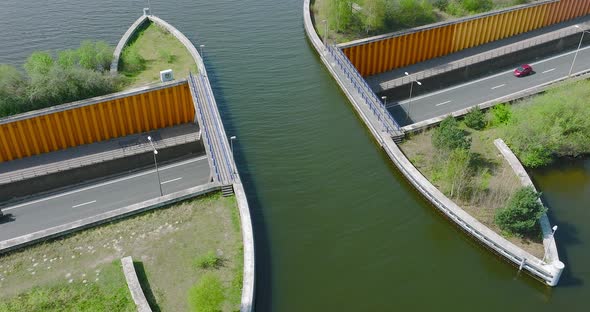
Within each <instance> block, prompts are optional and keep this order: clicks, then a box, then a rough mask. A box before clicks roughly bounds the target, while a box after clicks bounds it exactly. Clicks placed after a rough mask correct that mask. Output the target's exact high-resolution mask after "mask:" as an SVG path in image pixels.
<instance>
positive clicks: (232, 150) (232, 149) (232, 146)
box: [229, 135, 236, 174]
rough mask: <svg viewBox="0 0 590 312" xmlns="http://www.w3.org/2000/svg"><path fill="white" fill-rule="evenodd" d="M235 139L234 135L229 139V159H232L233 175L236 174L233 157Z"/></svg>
mask: <svg viewBox="0 0 590 312" xmlns="http://www.w3.org/2000/svg"><path fill="white" fill-rule="evenodd" d="M235 139H236V136H235V135H232V136H231V137H230V138H229V145H230V146H231V157H232V159H233V161H234V165H233V170H234V172H233V174H236V159H235V157H234V140H235Z"/></svg>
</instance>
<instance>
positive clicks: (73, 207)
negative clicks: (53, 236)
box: [0, 156, 210, 241]
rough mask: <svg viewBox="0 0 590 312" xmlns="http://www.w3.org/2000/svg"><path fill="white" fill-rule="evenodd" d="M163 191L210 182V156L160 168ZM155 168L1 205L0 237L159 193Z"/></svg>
mask: <svg viewBox="0 0 590 312" xmlns="http://www.w3.org/2000/svg"><path fill="white" fill-rule="evenodd" d="M159 172H160V180H161V183H162V184H161V185H162V191H163V193H164V194H168V193H172V192H176V191H180V190H184V189H187V188H189V187H193V186H198V185H201V184H204V183H208V182H209V174H210V172H209V165H208V162H207V157H204V156H203V157H199V158H192V159H188V160H185V161H182V162H177V163H172V164H169V165H167V166H163V167H161V168H159ZM159 195H160V190H159V187H158V177H157V175H156V171H155V170H154V169H150V170H145V171H141V172H138V173H133V174H130V175H126V176H122V177H118V178H116V179H110V180H107V181H102V182H97V183H93V184H90V185H86V186H83V187H80V188H73V189H69V190H64V191H63V192H60V193H57V194H53V195H48V196H44V197H41V198H36V199H34V200H31V201H27V202H24V203H20V204H17V205H11V206H7V207H2V211H3V212H4V213H5V214H6V216H4V217H3V218H2V219H0V241H2V240H6V239H10V238H14V237H17V236H21V235H24V234H28V233H32V232H36V231H40V230H43V229H47V228H50V227H53V226H58V225H62V224H65V223H69V222H73V221H76V220H79V219H82V218H86V217H90V216H94V215H98V214H100V213H103V212H107V211H110V210H114V209H117V208H121V207H125V206H127V205H130V204H134V203H137V202H141V201H144V200H148V199H151V198H155V197H158V196H159Z"/></svg>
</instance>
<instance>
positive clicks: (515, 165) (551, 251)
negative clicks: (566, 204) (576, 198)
mask: <svg viewBox="0 0 590 312" xmlns="http://www.w3.org/2000/svg"><path fill="white" fill-rule="evenodd" d="M494 145H496V147H497V148H498V150H499V151H500V153H502V155H503V156H504V158H505V159H506V161H507V162H508V164H510V167H512V170H514V173H515V174H516V175H517V176H518V178H519V179H520V182H521V183H522V185H523V186H530V187H532V188H533V189H534V190H535V191H537V189H536V188H535V185H534V184H533V181H532V180H531V178H530V177H529V175H528V173H527V172H526V170H525V169H524V167H523V166H522V164H521V163H520V161H519V160H518V158H517V157H516V155H514V153H513V152H512V150H511V149H510V148H509V147H508V145H506V143H504V141H503V140H502V139H496V140H494ZM538 201H539V203H540V204H541V205H543V202H542V201H541V199H539V200H538ZM540 223H541V231H542V232H543V247H544V248H545V256H544V259H545V260H547V262H548V263H549V264H551V265H553V266H554V267H555V276H556V278H555V279H556V283H557V281H558V280H559V277H560V275H561V272H562V271H563V269H564V268H565V265H564V264H563V263H562V262H561V261H560V260H559V254H558V253H557V243H556V242H555V238H554V237H553V232H552V229H551V223H550V222H549V217H548V216H547V214H546V213H544V214H543V216H542V217H541V220H540Z"/></svg>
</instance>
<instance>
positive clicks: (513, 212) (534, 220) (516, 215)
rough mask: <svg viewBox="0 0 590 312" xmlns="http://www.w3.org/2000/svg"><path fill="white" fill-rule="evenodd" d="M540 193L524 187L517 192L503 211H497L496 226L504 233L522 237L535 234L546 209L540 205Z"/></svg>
mask: <svg viewBox="0 0 590 312" xmlns="http://www.w3.org/2000/svg"><path fill="white" fill-rule="evenodd" d="M540 196H541V194H540V193H537V192H536V191H535V190H534V189H533V188H532V187H530V186H529V187H523V188H521V189H519V190H518V191H516V193H514V195H513V196H512V197H511V198H510V200H509V201H508V204H507V205H506V207H504V208H503V209H500V210H498V211H497V213H496V216H495V222H496V224H497V225H498V226H499V227H500V228H501V229H502V230H504V231H507V232H509V233H512V234H514V235H517V236H519V237H522V236H524V235H529V234H533V233H534V231H535V230H536V229H537V226H538V222H539V219H540V218H541V216H543V214H544V213H545V212H547V208H545V207H544V206H543V205H542V204H541V203H539V197H540Z"/></svg>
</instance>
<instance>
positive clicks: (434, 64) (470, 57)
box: [365, 15, 590, 93]
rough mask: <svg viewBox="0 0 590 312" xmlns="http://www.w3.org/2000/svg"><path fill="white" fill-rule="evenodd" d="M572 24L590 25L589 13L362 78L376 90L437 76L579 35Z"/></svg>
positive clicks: (585, 27) (586, 26) (587, 26)
mask: <svg viewBox="0 0 590 312" xmlns="http://www.w3.org/2000/svg"><path fill="white" fill-rule="evenodd" d="M584 24H585V25H584ZM574 25H580V27H581V28H582V29H588V28H590V15H587V16H583V17H579V18H577V19H573V20H571V21H567V22H563V23H559V24H555V25H551V26H547V27H543V28H541V29H537V30H533V31H529V32H526V33H523V34H520V35H516V36H512V37H508V38H505V39H501V40H496V41H493V42H489V43H486V44H483V45H480V46H477V47H473V48H469V49H465V50H461V51H458V52H455V53H452V54H449V55H445V56H441V57H437V58H434V59H430V60H426V61H424V62H420V63H417V64H413V65H410V66H406V67H403V68H398V69H394V70H392V71H389V72H385V73H381V74H377V75H373V76H369V77H366V78H365V79H366V80H367V83H368V84H369V86H371V88H372V89H373V91H375V92H377V93H378V92H381V91H384V90H388V89H392V88H395V87H399V86H401V85H404V84H408V83H410V82H411V79H412V78H416V79H417V80H420V79H424V78H428V77H432V76H436V75H439V74H441V73H445V72H449V71H452V70H455V69H457V68H462V67H465V66H468V65H470V64H475V63H478V62H481V61H484V60H487V59H491V58H494V57H498V56H501V55H504V54H508V53H512V52H515V51H518V50H519V49H526V48H529V47H531V46H533V45H536V44H541V43H543V42H548V41H551V40H556V39H559V38H563V37H567V36H571V35H572V34H575V33H579V34H580V36H581V35H582V31H581V29H578V28H575V27H574ZM404 72H408V73H410V75H411V76H412V77H407V76H406V75H405V74H404Z"/></svg>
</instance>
